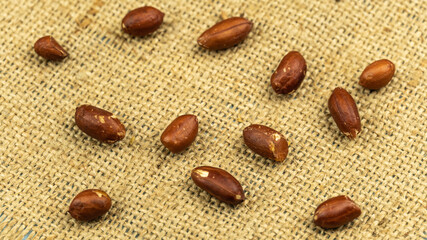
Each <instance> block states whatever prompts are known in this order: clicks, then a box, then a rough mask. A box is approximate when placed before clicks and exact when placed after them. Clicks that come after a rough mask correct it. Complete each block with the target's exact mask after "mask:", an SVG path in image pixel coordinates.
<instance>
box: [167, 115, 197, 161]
mask: <svg viewBox="0 0 427 240" xmlns="http://www.w3.org/2000/svg"><path fill="white" fill-rule="evenodd" d="M198 131H199V122H198V121H197V117H196V116H194V115H190V114H189V115H182V116H179V117H178V118H176V119H175V120H173V121H172V122H171V123H170V124H169V126H167V127H166V129H165V130H164V131H163V133H162V136H161V137H160V141H161V142H162V144H163V145H164V146H165V147H166V148H168V149H169V150H170V151H171V152H173V153H179V152H182V151H184V150H185V149H186V148H187V147H189V146H190V145H191V143H193V141H194V140H195V139H196V136H197V133H198Z"/></svg>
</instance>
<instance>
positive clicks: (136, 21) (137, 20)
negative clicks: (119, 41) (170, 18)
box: [122, 6, 165, 37]
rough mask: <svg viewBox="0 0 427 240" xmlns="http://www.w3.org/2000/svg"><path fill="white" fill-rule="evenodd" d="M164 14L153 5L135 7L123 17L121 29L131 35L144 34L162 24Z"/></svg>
mask: <svg viewBox="0 0 427 240" xmlns="http://www.w3.org/2000/svg"><path fill="white" fill-rule="evenodd" d="M164 16H165V14H164V13H162V12H161V11H159V10H158V9H156V8H154V7H149V6H145V7H141V8H137V9H134V10H132V11H130V12H129V13H128V14H126V16H125V17H124V18H123V20H122V29H123V31H124V32H126V33H128V34H130V35H133V36H140V37H142V36H146V35H148V34H151V33H153V32H154V31H156V30H157V29H158V28H159V27H160V25H162V23H163V17H164Z"/></svg>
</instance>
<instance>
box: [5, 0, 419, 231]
mask: <svg viewBox="0 0 427 240" xmlns="http://www.w3.org/2000/svg"><path fill="white" fill-rule="evenodd" d="M0 5H1V9H2V11H1V12H0V34H1V37H0V94H1V96H0V99H1V104H0V120H1V128H2V137H1V138H0V149H1V150H0V151H1V152H0V163H1V164H0V170H1V171H0V236H1V238H2V239H22V238H23V237H24V236H25V235H27V237H28V239H421V238H423V237H426V231H427V229H426V225H427V219H426V218H427V217H426V216H427V211H426V201H425V200H426V182H427V178H426V175H427V173H426V161H425V159H426V152H427V151H426V150H427V146H426V145H427V144H426V142H427V136H426V130H427V129H426V115H427V114H426V102H427V91H426V78H425V76H426V66H427V57H426V44H427V43H426V37H427V36H426V32H427V29H426V28H427V19H426V15H427V2H426V1H425V0H413V1H410V0H397V1H392V0H389V1H369V0H365V1H350V0H342V1H335V0H323V1H305V0H294V1H291V0H289V1H268V0H263V1H256V0H253V1H244V0H241V1H222V0H220V1H213V0H204V1H185V0H174V1H170V0H159V1H131V0H122V1H107V0H87V1H83V0H81V1H75V0H61V1H50V0H42V1H40V0H1V1H0ZM144 5H151V6H155V7H157V8H159V9H161V10H162V11H163V12H164V13H165V14H166V15H165V22H164V24H163V25H162V26H161V28H160V29H159V30H158V31H157V32H156V33H155V34H153V35H151V36H149V37H144V38H134V37H130V36H129V35H127V34H124V33H122V31H121V29H120V25H121V19H122V18H123V16H124V15H125V14H126V13H127V12H128V11H129V10H131V9H134V8H136V7H140V6H144ZM221 14H226V15H228V16H236V15H241V14H243V15H244V16H245V17H247V18H248V19H250V20H252V21H253V22H254V28H253V31H252V32H251V33H250V35H249V37H248V38H247V39H246V40H245V41H244V42H243V43H242V44H240V45H238V46H237V47H234V48H231V49H229V50H225V51H219V52H209V51H206V50H203V49H201V48H200V47H198V46H197V43H196V39H197V37H198V36H199V35H200V34H201V33H202V32H203V31H204V30H206V29H207V28H208V27H209V26H211V25H213V24H214V23H216V22H218V21H219V20H220V19H221ZM49 34H50V35H53V36H54V37H55V38H56V40H57V41H58V42H59V43H60V44H61V45H62V46H63V47H64V48H65V49H67V50H68V52H69V53H70V57H69V58H68V59H66V60H65V61H63V62H60V63H52V62H46V61H45V60H43V59H42V58H40V57H39V56H37V55H36V54H35V52H34V50H33V44H34V42H35V41H36V40H37V39H38V38H40V37H42V36H44V35H49ZM291 50H297V51H300V52H301V53H302V55H303V56H304V57H305V59H306V61H307V65H308V70H307V76H306V79H305V81H304V82H303V84H302V86H301V88H300V89H298V91H296V92H295V93H294V94H292V95H290V96H279V95H277V94H275V93H274V92H273V90H272V89H271V86H270V82H269V81H270V76H271V74H272V73H273V71H274V70H275V68H276V67H277V65H278V63H279V62H280V60H281V59H282V57H283V56H284V55H285V54H286V53H287V52H289V51H291ZM382 58H387V59H390V60H391V61H393V62H394V63H395V65H396V69H397V72H396V75H395V77H394V78H393V80H392V82H391V83H390V84H389V85H388V86H387V87H385V88H383V89H381V90H379V91H372V92H371V91H368V90H364V89H363V88H362V87H360V86H359V85H358V84H357V81H358V77H359V75H360V74H361V72H362V70H363V69H364V68H365V67H366V66H367V65H368V64H369V63H371V62H372V61H374V60H378V59H382ZM337 86H340V87H344V88H345V89H347V90H348V91H349V92H350V93H351V94H352V96H353V97H354V98H355V100H356V103H357V105H358V107H359V111H360V115H361V119H362V132H361V134H360V136H359V137H358V138H357V139H356V140H349V139H347V138H346V137H345V136H344V135H343V134H341V133H340V132H339V130H338V128H337V127H336V125H335V123H334V122H333V120H332V118H331V116H330V115H329V111H328V108H327V99H328V98H329V96H330V94H331V92H332V90H333V89H334V88H335V87H337ZM81 104H92V105H95V106H98V107H101V108H103V109H106V110H109V111H111V112H114V113H115V114H116V115H117V116H119V118H120V119H121V120H122V122H123V123H124V125H125V126H126V128H127V136H126V138H125V139H124V140H123V141H121V142H119V143H117V144H115V145H106V144H100V143H99V142H98V141H96V140H93V139H91V138H89V137H88V136H86V135H85V134H84V133H82V132H81V131H80V130H79V129H78V128H77V126H76V125H75V123H74V111H75V108H76V107H77V106H79V105H81ZM185 113H192V114H195V115H197V116H198V118H199V121H200V129H199V135H198V137H197V140H196V142H194V144H193V145H192V146H191V147H190V148H189V149H188V150H187V151H185V152H183V153H181V154H171V153H170V152H169V151H167V150H166V149H165V148H164V147H163V146H162V145H161V143H160V140H159V139H160V134H161V133H162V131H163V130H164V128H165V127H166V126H167V125H168V124H169V123H170V122H171V121H172V120H173V119H174V118H175V117H177V116H178V115H180V114H185ZM251 123H259V124H264V125H267V126H270V127H272V128H274V129H276V130H278V131H280V132H282V133H283V134H284V135H285V136H286V137H287V139H288V140H289V142H290V148H289V152H290V153H289V155H288V158H287V159H286V161H285V162H283V163H274V162H273V161H270V160H267V159H264V158H262V157H260V156H256V155H255V154H253V153H252V152H251V151H250V150H248V148H247V147H246V146H245V145H244V144H243V140H242V130H243V128H245V127H246V126H248V125H249V124H251ZM200 165H210V166H215V167H221V168H223V169H225V170H227V171H229V172H230V173H232V174H233V175H234V176H235V177H236V178H237V179H239V180H240V182H241V183H242V185H243V188H244V190H245V192H246V196H247V200H246V201H245V202H244V203H243V204H241V205H239V206H236V207H232V206H229V205H227V204H224V203H220V202H219V201H218V200H216V199H215V198H213V197H211V196H209V195H208V194H207V193H206V192H203V191H202V190H200V189H199V188H197V187H196V185H195V184H194V183H193V182H192V180H191V179H190V171H191V169H193V168H194V167H197V166H200ZM87 188H100V189H103V190H105V191H106V192H108V193H109V195H110V196H111V198H112V199H113V206H112V208H111V210H110V211H109V213H108V214H107V215H106V216H104V217H103V218H102V219H101V220H99V221H96V222H92V223H80V222H77V221H75V220H74V219H72V218H71V217H70V215H69V214H67V210H68V206H69V203H70V202H71V200H72V198H73V197H74V196H75V195H76V194H77V193H79V192H80V191H82V190H85V189H87ZM340 194H345V195H348V196H350V198H352V199H353V200H354V201H355V202H356V203H357V204H358V205H359V206H360V207H361V209H362V215H361V216H360V217H359V218H358V219H357V220H356V221H354V222H352V223H350V224H348V225H346V226H344V227H341V228H339V229H337V230H329V231H324V230H322V229H320V228H318V227H316V226H315V225H314V223H313V213H314V210H315V208H316V207H317V205H318V204H320V203H321V202H323V201H324V200H326V199H328V198H330V197H334V196H336V195H340Z"/></svg>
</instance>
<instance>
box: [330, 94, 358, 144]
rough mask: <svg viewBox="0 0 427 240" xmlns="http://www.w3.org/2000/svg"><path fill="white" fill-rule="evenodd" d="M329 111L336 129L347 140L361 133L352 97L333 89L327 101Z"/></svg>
mask: <svg viewBox="0 0 427 240" xmlns="http://www.w3.org/2000/svg"><path fill="white" fill-rule="evenodd" d="M328 108H329V111H330V113H331V115H332V117H333V119H334V121H335V123H336V124H337V126H338V128H339V129H340V130H341V132H342V133H344V134H345V135H346V136H347V137H349V138H356V136H357V134H359V133H360V131H361V124H360V117H359V111H358V110H357V106H356V102H354V99H353V97H351V95H350V94H349V93H348V92H347V91H346V90H345V89H343V88H335V90H334V91H333V92H332V95H331V97H330V98H329V101H328Z"/></svg>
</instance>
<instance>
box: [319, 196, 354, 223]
mask: <svg viewBox="0 0 427 240" xmlns="http://www.w3.org/2000/svg"><path fill="white" fill-rule="evenodd" d="M361 213H362V211H361V210H360V208H359V207H358V206H357V205H356V204H355V203H354V202H353V201H352V200H351V199H350V198H349V197H347V196H338V197H334V198H331V199H328V200H326V201H325V202H323V203H322V204H320V205H319V206H318V207H317V209H316V211H315V212H314V224H316V225H317V226H320V227H322V228H325V229H328V228H337V227H340V226H342V225H344V224H347V223H349V222H351V221H353V220H354V219H356V218H357V217H359V216H360V214H361Z"/></svg>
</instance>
